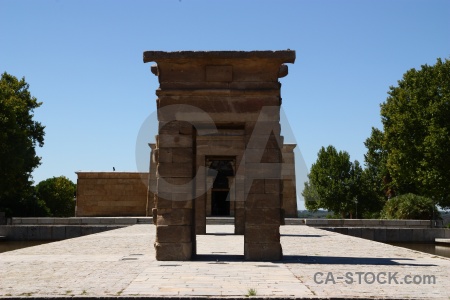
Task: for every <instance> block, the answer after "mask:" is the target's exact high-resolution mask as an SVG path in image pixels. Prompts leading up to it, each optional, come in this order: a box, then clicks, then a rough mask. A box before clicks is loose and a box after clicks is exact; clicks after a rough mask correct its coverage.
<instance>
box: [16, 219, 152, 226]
mask: <svg viewBox="0 0 450 300" xmlns="http://www.w3.org/2000/svg"><path fill="white" fill-rule="evenodd" d="M152 219H153V218H152V217H81V218H78V217H75V218H12V220H11V225H135V224H152Z"/></svg>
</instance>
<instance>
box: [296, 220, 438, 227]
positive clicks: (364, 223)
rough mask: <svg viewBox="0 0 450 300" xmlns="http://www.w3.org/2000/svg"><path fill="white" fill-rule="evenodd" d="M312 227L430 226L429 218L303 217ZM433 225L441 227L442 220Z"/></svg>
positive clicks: (306, 223)
mask: <svg viewBox="0 0 450 300" xmlns="http://www.w3.org/2000/svg"><path fill="white" fill-rule="evenodd" d="M304 221H305V225H307V226H312V227H373V228H377V227H393V228H431V225H432V224H431V221H430V220H375V219H304ZM434 222H435V224H433V226H434V227H442V221H434Z"/></svg>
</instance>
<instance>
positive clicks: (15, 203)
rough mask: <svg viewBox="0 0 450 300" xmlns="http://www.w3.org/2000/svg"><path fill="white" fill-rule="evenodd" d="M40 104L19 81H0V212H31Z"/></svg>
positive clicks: (6, 77) (40, 143) (39, 140)
mask: <svg viewBox="0 0 450 300" xmlns="http://www.w3.org/2000/svg"><path fill="white" fill-rule="evenodd" d="M41 104H42V103H40V102H38V101H37V99H36V98H35V97H33V96H31V94H30V92H29V85H28V84H27V83H26V82H25V79H24V78H22V79H21V80H18V79H17V78H16V77H14V76H12V75H9V74H8V73H6V72H5V73H3V74H2V75H1V79H0V211H3V210H5V211H6V213H7V214H8V215H15V216H20V215H29V214H30V213H31V211H30V210H33V209H35V206H36V205H37V203H36V201H35V200H36V198H35V197H33V195H34V192H33V188H32V178H31V172H32V171H33V170H34V169H35V168H36V167H37V166H39V164H40V158H39V157H38V156H37V155H36V151H35V147H36V146H40V147H42V146H43V143H44V126H42V124H41V123H39V122H37V121H35V120H34V119H33V117H34V115H33V112H34V109H36V108H38V107H39V106H41Z"/></svg>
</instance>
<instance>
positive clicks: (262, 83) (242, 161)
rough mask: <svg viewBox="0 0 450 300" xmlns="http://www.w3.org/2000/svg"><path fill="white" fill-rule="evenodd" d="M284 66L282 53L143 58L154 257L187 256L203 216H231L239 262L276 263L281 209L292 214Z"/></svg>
mask: <svg viewBox="0 0 450 300" xmlns="http://www.w3.org/2000/svg"><path fill="white" fill-rule="evenodd" d="M294 61H295V52H294V51H291V50H286V51H251V52H242V51H211V52H191V51H181V52H162V51H147V52H144V62H156V65H153V66H152V67H151V71H152V73H154V74H155V75H156V76H158V80H159V84H160V86H159V88H158V90H157V91H156V95H157V100H156V103H157V109H158V122H159V125H158V128H159V129H158V135H157V137H156V144H155V145H151V147H152V157H153V160H152V163H151V166H150V176H149V178H150V180H149V182H150V185H149V187H150V190H152V189H153V191H151V192H150V193H149V195H150V197H154V206H155V208H154V209H153V217H154V222H155V224H156V241H155V248H156V258H157V259H158V260H190V259H191V258H192V257H193V256H194V255H195V254H196V234H205V233H206V216H207V215H213V216H234V220H235V233H236V234H243V235H244V257H245V259H247V260H279V259H281V257H282V249H281V244H280V233H279V228H280V225H281V222H282V220H283V217H284V214H285V212H284V211H283V207H286V209H288V210H289V214H293V212H292V211H293V210H294V211H295V212H296V198H295V172H294V170H293V148H294V147H295V145H284V143H283V137H282V136H281V127H280V105H281V96H280V87H281V84H280V83H279V81H278V78H280V77H284V76H286V75H287V73H288V68H287V66H286V65H285V63H294ZM152 165H153V170H154V171H152ZM285 165H289V166H290V168H289V167H288V168H286V167H284V166H285ZM283 195H285V197H283ZM284 198H286V200H287V201H288V202H289V203H286V204H284V203H283V200H284ZM150 200H153V199H150ZM151 202H152V201H150V202H149V203H150V204H148V205H147V207H151V206H153V205H152V204H153V203H151ZM293 203H295V204H293ZM294 206H295V207H294Z"/></svg>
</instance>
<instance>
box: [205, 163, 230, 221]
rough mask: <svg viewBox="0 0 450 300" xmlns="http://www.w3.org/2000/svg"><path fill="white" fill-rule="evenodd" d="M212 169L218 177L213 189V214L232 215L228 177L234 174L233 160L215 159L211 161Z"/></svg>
mask: <svg viewBox="0 0 450 300" xmlns="http://www.w3.org/2000/svg"><path fill="white" fill-rule="evenodd" d="M209 168H210V170H214V171H215V173H216V174H214V176H216V178H215V179H214V182H213V186H212V189H211V216H230V215H231V214H230V206H231V205H230V186H229V182H228V179H229V177H232V176H234V170H233V160H230V159H214V160H211V161H210V164H209Z"/></svg>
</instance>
